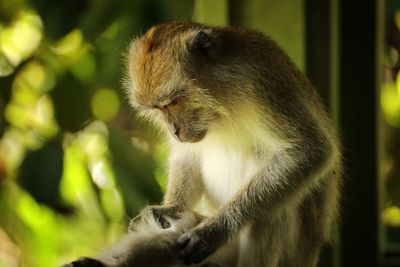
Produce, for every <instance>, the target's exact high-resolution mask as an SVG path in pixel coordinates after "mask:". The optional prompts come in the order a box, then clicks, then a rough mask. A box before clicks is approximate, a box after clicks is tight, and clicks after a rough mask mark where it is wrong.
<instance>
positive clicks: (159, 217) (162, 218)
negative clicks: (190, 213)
mask: <svg viewBox="0 0 400 267" xmlns="http://www.w3.org/2000/svg"><path fill="white" fill-rule="evenodd" d="M180 212H181V210H180V209H178V208H177V207H174V206H149V207H146V208H145V209H144V210H143V211H142V212H140V213H139V215H137V216H136V217H135V218H133V219H132V220H131V221H130V222H129V228H128V232H132V231H134V230H135V226H136V224H137V223H139V222H141V221H142V220H143V219H146V218H149V216H150V218H151V219H154V220H156V222H157V223H158V224H159V225H160V227H161V228H163V229H167V228H169V227H170V226H171V224H170V222H169V221H168V219H167V217H169V218H172V219H179V213H180Z"/></svg>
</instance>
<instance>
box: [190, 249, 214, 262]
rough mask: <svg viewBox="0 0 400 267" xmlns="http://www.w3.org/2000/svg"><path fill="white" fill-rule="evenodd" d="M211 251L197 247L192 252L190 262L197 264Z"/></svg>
mask: <svg viewBox="0 0 400 267" xmlns="http://www.w3.org/2000/svg"><path fill="white" fill-rule="evenodd" d="M210 254H211V253H210V252H209V251H208V250H207V249H198V250H197V251H195V252H194V254H193V256H192V258H191V259H190V262H192V263H195V264H199V263H201V262H202V261H204V260H205V259H206V258H207V257H208V256H209V255H210Z"/></svg>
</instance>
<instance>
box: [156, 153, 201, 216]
mask: <svg viewBox="0 0 400 267" xmlns="http://www.w3.org/2000/svg"><path fill="white" fill-rule="evenodd" d="M175 150H176V151H171V155H170V162H169V171H168V183H167V190H166V192H165V195H164V201H163V205H164V206H170V207H175V208H177V209H178V210H185V209H191V208H192V207H193V206H194V205H195V204H196V202H197V201H198V200H199V198H200V196H201V194H202V193H203V182H202V180H201V171H200V165H199V162H198V161H199V159H198V158H196V157H191V156H187V154H186V153H185V152H184V151H181V150H180V149H179V148H176V149H175ZM189 155H190V154H189Z"/></svg>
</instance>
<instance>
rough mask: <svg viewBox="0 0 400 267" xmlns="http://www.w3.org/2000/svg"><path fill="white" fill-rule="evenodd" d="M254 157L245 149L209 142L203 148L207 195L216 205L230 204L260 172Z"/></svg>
mask: <svg viewBox="0 0 400 267" xmlns="http://www.w3.org/2000/svg"><path fill="white" fill-rule="evenodd" d="M256 160H257V159H256V158H255V156H254V155H252V154H251V153H249V152H248V151H246V150H245V149H242V148H241V147H235V146H230V145H229V144H226V143H219V142H209V143H206V144H204V146H203V147H202V149H201V164H202V174H203V182H204V189H205V195H206V197H207V198H208V200H209V201H211V202H212V204H214V205H217V206H219V205H221V204H223V203H226V202H227V201H229V199H230V198H232V197H233V195H234V194H235V193H236V192H238V191H239V190H240V189H241V188H242V187H243V186H244V185H245V184H246V183H248V182H249V180H250V179H251V177H252V176H253V175H254V174H255V173H256V172H257V171H258V170H257V166H259V164H256Z"/></svg>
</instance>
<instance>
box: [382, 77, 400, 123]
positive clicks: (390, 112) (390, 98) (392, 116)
mask: <svg viewBox="0 0 400 267" xmlns="http://www.w3.org/2000/svg"><path fill="white" fill-rule="evenodd" d="M396 84H397V85H398V82H397V83H396ZM396 84H394V83H386V84H384V85H383V86H382V88H381V95H380V102H381V107H382V111H383V113H384V116H385V117H384V118H385V119H386V121H387V122H388V123H389V124H390V125H392V126H394V127H400V95H399V94H398V91H397V87H398V86H396Z"/></svg>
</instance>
